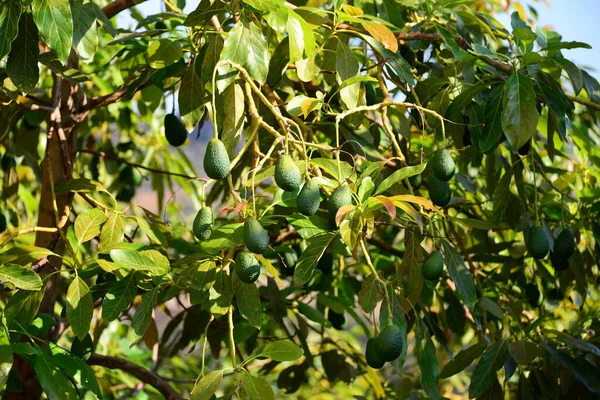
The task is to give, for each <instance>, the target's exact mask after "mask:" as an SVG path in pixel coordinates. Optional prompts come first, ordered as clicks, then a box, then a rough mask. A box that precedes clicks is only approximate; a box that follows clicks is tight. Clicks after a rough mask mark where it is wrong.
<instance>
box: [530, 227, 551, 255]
mask: <svg viewBox="0 0 600 400" xmlns="http://www.w3.org/2000/svg"><path fill="white" fill-rule="evenodd" d="M527 250H529V254H531V256H532V257H533V258H537V259H538V260H541V259H542V258H544V257H546V254H548V251H549V250H550V242H549V241H548V238H547V237H546V233H545V232H544V228H542V227H541V226H532V227H531V228H530V229H529V235H528V238H527Z"/></svg>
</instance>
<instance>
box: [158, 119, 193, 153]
mask: <svg viewBox="0 0 600 400" xmlns="http://www.w3.org/2000/svg"><path fill="white" fill-rule="evenodd" d="M164 123H165V137H166V138H167V142H169V144H170V145H171V146H175V147H179V146H181V145H182V144H184V143H185V141H186V139H187V137H188V134H189V132H188V131H187V129H185V125H183V122H181V120H180V119H179V118H177V116H176V115H175V114H167V115H165V122H164Z"/></svg>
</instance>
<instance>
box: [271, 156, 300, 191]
mask: <svg viewBox="0 0 600 400" xmlns="http://www.w3.org/2000/svg"><path fill="white" fill-rule="evenodd" d="M301 182H302V174H301V173H300V168H298V166H297V165H296V163H295V162H294V160H293V159H292V157H291V156H289V155H288V154H283V155H282V156H281V157H279V160H277V163H275V183H277V186H279V187H280V188H282V189H283V190H285V191H286V192H295V191H296V190H298V188H299V187H300V183H301Z"/></svg>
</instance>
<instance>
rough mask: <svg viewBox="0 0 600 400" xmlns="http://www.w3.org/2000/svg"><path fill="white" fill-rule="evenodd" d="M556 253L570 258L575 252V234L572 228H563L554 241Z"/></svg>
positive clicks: (557, 255) (564, 257) (561, 256)
mask: <svg viewBox="0 0 600 400" xmlns="http://www.w3.org/2000/svg"><path fill="white" fill-rule="evenodd" d="M553 252H554V255H555V256H556V257H558V258H562V259H563V260H568V259H569V258H570V257H571V256H572V255H573V253H574V252H575V234H574V233H573V230H572V229H571V228H566V229H563V231H562V232H561V233H560V234H559V235H558V237H557V238H556V240H555V241H554V251H553Z"/></svg>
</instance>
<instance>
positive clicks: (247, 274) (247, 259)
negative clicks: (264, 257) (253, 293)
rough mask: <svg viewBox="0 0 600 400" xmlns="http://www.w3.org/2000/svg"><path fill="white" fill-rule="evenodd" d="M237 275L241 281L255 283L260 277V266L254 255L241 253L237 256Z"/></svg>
mask: <svg viewBox="0 0 600 400" xmlns="http://www.w3.org/2000/svg"><path fill="white" fill-rule="evenodd" d="M234 271H235V274H236V275H237V277H238V278H239V279H240V281H242V282H245V283H254V282H255V281H256V280H257V279H258V277H259V276H260V264H259V263H258V260H257V259H256V257H254V254H252V253H250V252H249V251H241V252H239V253H238V255H237V256H235V269H234Z"/></svg>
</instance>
